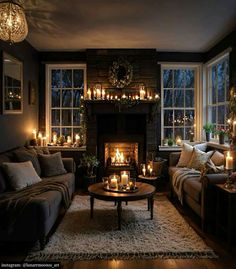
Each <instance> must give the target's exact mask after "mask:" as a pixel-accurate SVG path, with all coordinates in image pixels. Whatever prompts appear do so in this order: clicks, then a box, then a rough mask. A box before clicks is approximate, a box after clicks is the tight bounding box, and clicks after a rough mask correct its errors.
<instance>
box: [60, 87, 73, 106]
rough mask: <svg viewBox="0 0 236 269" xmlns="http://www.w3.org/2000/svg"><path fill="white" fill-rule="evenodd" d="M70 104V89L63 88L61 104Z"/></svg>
mask: <svg viewBox="0 0 236 269" xmlns="http://www.w3.org/2000/svg"><path fill="white" fill-rule="evenodd" d="M71 105H72V91H70V90H63V91H62V106H63V107H71Z"/></svg>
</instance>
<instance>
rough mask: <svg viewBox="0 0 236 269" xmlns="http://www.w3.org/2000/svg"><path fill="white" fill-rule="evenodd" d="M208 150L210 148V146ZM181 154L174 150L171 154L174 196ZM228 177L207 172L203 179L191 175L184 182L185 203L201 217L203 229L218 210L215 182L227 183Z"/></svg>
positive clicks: (170, 174)
mask: <svg viewBox="0 0 236 269" xmlns="http://www.w3.org/2000/svg"><path fill="white" fill-rule="evenodd" d="M208 150H210V149H209V148H208ZM211 150H212V149H211ZM180 154H181V153H180V152H173V153H170V156H169V177H170V187H171V197H172V198H173V197H174V196H175V192H174V188H173V184H172V177H173V174H174V173H175V171H176V170H178V169H180V168H178V167H176V165H177V163H178V160H179V157H180ZM226 178H227V175H226V174H206V175H205V176H204V177H203V178H202V179H201V180H199V178H196V177H194V178H191V176H190V177H189V178H187V179H186V180H185V181H184V183H183V205H187V206H188V207H190V208H191V209H192V210H193V211H194V212H195V213H196V214H197V215H198V216H199V217H200V219H201V226H202V229H205V228H206V225H207V224H209V223H212V222H213V221H214V216H215V210H216V207H215V203H216V197H215V191H214V184H221V183H225V181H226Z"/></svg>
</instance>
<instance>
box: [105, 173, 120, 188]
mask: <svg viewBox="0 0 236 269" xmlns="http://www.w3.org/2000/svg"><path fill="white" fill-rule="evenodd" d="M108 182H109V187H110V188H114V189H116V188H118V184H119V183H120V176H119V175H116V174H112V175H110V176H109V180H108Z"/></svg>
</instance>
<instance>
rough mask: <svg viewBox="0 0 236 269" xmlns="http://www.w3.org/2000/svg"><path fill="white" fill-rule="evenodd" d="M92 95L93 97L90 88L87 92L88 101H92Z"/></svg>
mask: <svg viewBox="0 0 236 269" xmlns="http://www.w3.org/2000/svg"><path fill="white" fill-rule="evenodd" d="M91 95H92V93H91V90H90V88H88V91H87V98H88V100H91Z"/></svg>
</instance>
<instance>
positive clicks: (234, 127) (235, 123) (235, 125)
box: [233, 121, 236, 136]
mask: <svg viewBox="0 0 236 269" xmlns="http://www.w3.org/2000/svg"><path fill="white" fill-rule="evenodd" d="M233 135H234V136H236V121H234V122H233Z"/></svg>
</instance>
